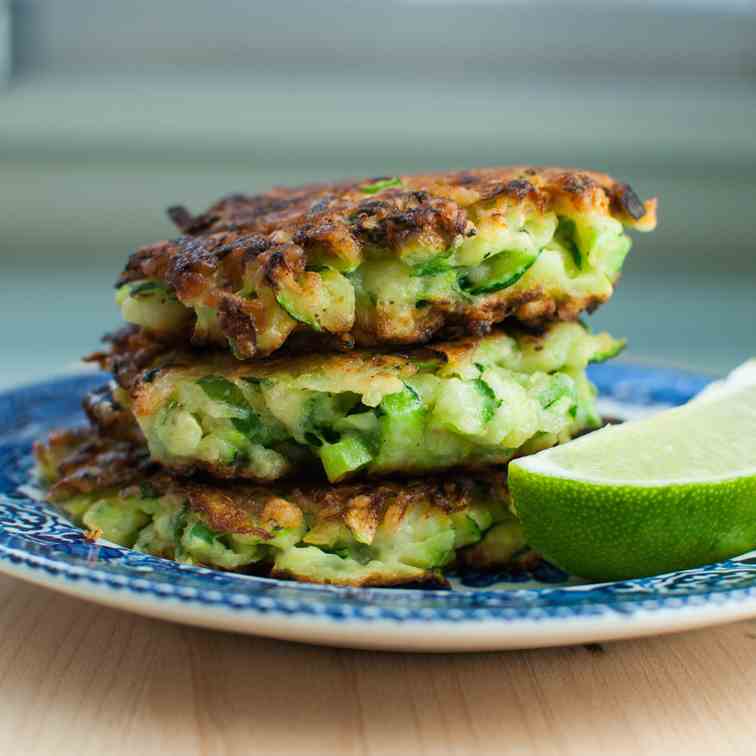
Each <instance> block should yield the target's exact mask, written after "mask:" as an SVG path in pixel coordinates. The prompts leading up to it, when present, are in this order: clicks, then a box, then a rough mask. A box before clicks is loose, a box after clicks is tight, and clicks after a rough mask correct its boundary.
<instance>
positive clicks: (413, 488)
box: [35, 429, 537, 586]
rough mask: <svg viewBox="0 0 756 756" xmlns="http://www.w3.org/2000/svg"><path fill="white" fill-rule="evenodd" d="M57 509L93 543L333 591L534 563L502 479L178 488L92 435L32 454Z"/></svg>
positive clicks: (62, 438) (67, 436) (130, 452)
mask: <svg viewBox="0 0 756 756" xmlns="http://www.w3.org/2000/svg"><path fill="white" fill-rule="evenodd" d="M35 453H36V456H37V460H38V464H39V469H40V472H41V474H42V476H43V477H44V478H45V479H46V480H47V481H49V482H51V483H52V486H51V488H50V489H49V492H48V498H49V499H50V501H52V502H54V503H56V504H57V505H58V506H60V507H61V508H62V509H63V510H64V511H65V512H67V513H68V514H69V515H70V516H71V517H72V518H73V519H74V521H75V522H76V523H78V524H80V525H82V526H84V527H86V528H87V529H88V531H89V532H90V534H91V536H92V537H93V538H94V537H103V538H106V539H107V540H109V541H112V542H115V543H118V544H120V545H122V546H128V547H134V548H135V549H137V550H139V551H142V552H146V553H149V554H153V555H156V556H162V557H166V558H169V559H175V560H177V561H179V562H184V563H188V564H199V565H206V566H208V567H215V568H220V569H224V570H242V571H247V572H249V571H254V572H256V573H259V574H269V575H272V576H274V577H282V578H291V579H295V580H300V581H304V582H312V583H328V584H334V585H354V586H360V585H381V586H382V585H398V584H405V583H418V582H433V583H438V584H444V583H445V579H444V576H443V571H442V570H443V569H444V568H446V567H450V566H453V565H455V564H460V563H466V562H467V563H469V564H470V565H472V566H475V567H476V568H493V567H501V566H503V565H506V564H512V563H515V564H527V563H530V562H533V561H535V560H537V557H535V555H534V554H533V553H532V552H530V551H529V550H528V549H527V547H526V546H525V544H524V541H523V538H522V530H521V528H520V526H519V523H518V522H517V521H516V519H515V518H514V517H513V516H512V515H511V513H510V512H509V498H508V494H507V489H506V485H505V482H504V474H503V473H502V472H499V473H487V474H481V475H477V476H474V477H471V476H466V477H460V476H456V477H447V478H441V479H435V480H422V481H420V480H416V481H407V482H402V483H397V482H382V483H380V484H372V485H369V486H368V485H339V486H330V487H324V486H318V485H312V484H300V485H288V486H286V487H281V486H278V487H265V488H263V487H260V486H254V485H249V484H243V483H238V482H237V483H234V484H232V483H208V482H206V481H205V482H203V481H196V480H189V479H178V478H174V477H171V476H170V475H167V474H165V473H163V472H160V471H158V470H157V468H156V467H155V466H154V465H151V464H150V463H149V462H148V461H147V459H148V455H147V452H146V449H144V448H140V447H138V446H135V445H132V444H130V443H128V442H125V441H119V440H112V439H107V438H104V437H102V436H99V435H97V434H95V433H94V432H93V431H92V430H90V429H78V430H73V431H60V432H57V433H53V434H52V435H51V436H50V438H49V439H48V440H47V442H46V443H38V444H37V445H36V446H35Z"/></svg>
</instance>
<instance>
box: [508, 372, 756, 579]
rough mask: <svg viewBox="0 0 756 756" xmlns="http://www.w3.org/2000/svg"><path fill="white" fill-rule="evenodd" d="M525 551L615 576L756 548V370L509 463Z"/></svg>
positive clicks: (579, 571) (583, 571)
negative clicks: (687, 399) (674, 405)
mask: <svg viewBox="0 0 756 756" xmlns="http://www.w3.org/2000/svg"><path fill="white" fill-rule="evenodd" d="M509 485H510V491H511V493H512V498H513V501H514V506H515V509H516V511H517V514H518V516H519V517H520V519H521V521H522V523H523V527H524V530H525V535H526V538H527V540H528V543H529V544H530V545H531V546H532V547H533V548H535V549H536V550H538V551H540V552H541V553H542V554H543V555H544V556H546V558H548V559H550V560H551V561H553V562H555V563H556V564H557V565H559V566H560V567H562V568H564V569H566V570H568V571H569V572H572V573H573V574H576V575H580V576H582V577H588V578H593V579H600V580H601V579H622V578H630V577H639V576H642V575H650V574H658V573H660V572H667V571H671V570H676V569H684V568H687V567H692V566H697V565H700V564H705V563H708V562H712V561H719V560H721V559H726V558H729V557H731V556H734V555H736V554H739V553H743V552H745V551H748V550H749V549H752V548H754V547H756V361H754V360H752V361H750V362H749V363H746V365H744V366H742V367H741V368H739V369H738V370H737V371H735V372H734V373H733V374H732V376H731V378H729V379H728V380H726V381H723V382H720V383H719V384H717V385H715V386H714V387H713V388H710V389H708V390H707V391H706V392H704V393H703V394H702V395H700V396H699V397H698V398H696V399H694V400H693V401H691V402H689V403H688V404H687V405H685V406H683V407H678V408H675V409H671V410H667V411H664V412H660V413H659V414H657V415H654V416H652V417H649V418H645V419H643V420H639V421H636V422H630V423H626V424H625V425H622V426H614V427H610V428H606V429H604V430H601V431H596V432H595V433H592V434H590V435H588V436H585V437H583V438H580V439H577V440H575V441H572V442H569V443H567V444H564V445H563V446H561V447H556V448H554V449H550V450H548V451H546V452H541V453H539V454H536V455H533V456H531V457H527V458H523V459H519V460H516V461H515V462H512V463H511V464H510V466H509Z"/></svg>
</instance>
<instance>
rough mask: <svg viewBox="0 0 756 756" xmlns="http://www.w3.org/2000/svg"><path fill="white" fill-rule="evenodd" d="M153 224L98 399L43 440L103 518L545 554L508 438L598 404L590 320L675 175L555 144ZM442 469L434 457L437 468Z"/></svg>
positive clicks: (168, 528) (298, 543)
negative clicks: (517, 163) (599, 164)
mask: <svg viewBox="0 0 756 756" xmlns="http://www.w3.org/2000/svg"><path fill="white" fill-rule="evenodd" d="M170 215H171V218H172V219H173V220H174V221H175V222H176V224H177V225H178V226H179V228H180V230H181V231H182V232H183V234H184V235H183V236H180V237H179V238H177V239H175V240H173V241H166V242H159V243H158V244H154V245H150V246H147V247H143V248H141V249H139V250H137V251H136V252H135V253H134V254H133V255H132V256H131V259H130V260H129V262H128V265H127V266H126V270H125V271H124V273H123V274H122V276H121V278H120V281H119V285H118V290H117V300H118V302H119V304H120V306H121V310H122V312H123V315H124V318H125V319H126V320H127V321H128V322H129V323H130V324H131V325H129V326H128V327H126V328H125V329H124V330H122V331H120V332H119V333H117V334H115V335H113V336H110V337H107V342H108V348H107V350H106V351H103V352H99V353H97V354H95V355H93V356H92V358H91V359H94V360H96V361H97V362H99V363H100V364H101V366H102V367H103V368H105V369H106V370H108V371H109V372H110V373H112V375H113V381H112V383H111V384H110V385H109V386H107V387H104V388H103V390H101V391H98V392H95V393H93V394H92V395H90V396H89V397H87V398H86V400H85V408H86V410H87V414H88V416H89V418H90V421H91V425H90V427H89V428H86V429H76V430H72V431H60V432H58V433H56V434H53V435H52V436H51V437H50V439H48V441H47V443H46V444H39V445H38V447H37V455H38V460H39V463H40V469H41V471H42V474H43V475H44V477H45V478H46V479H47V480H48V481H49V482H50V483H51V484H52V485H51V488H50V492H49V497H50V499H51V500H53V501H56V502H59V503H60V504H61V505H62V506H63V508H64V509H65V510H66V511H67V512H69V513H70V514H71V515H72V516H73V517H74V518H75V519H76V520H77V521H78V522H80V523H82V524H83V525H84V526H86V527H87V528H88V529H89V530H90V531H91V532H92V533H95V534H100V535H102V536H103V537H105V538H108V539H110V540H112V541H116V542H118V543H120V544H123V545H127V546H134V547H135V548H137V549H140V550H142V551H145V552H149V553H152V554H158V555H160V556H165V557H168V558H173V559H177V560H179V561H183V562H189V563H197V564H204V565H208V566H213V567H218V568H222V569H230V570H245V571H255V572H261V573H264V574H273V575H276V576H286V577H292V578H296V579H299V580H307V581H312V582H321V583H334V584H351V585H365V584H370V585H394V584H398V583H407V582H418V581H428V580H433V581H443V570H444V568H447V567H450V566H452V565H455V564H458V563H465V564H470V565H474V566H475V567H477V568H478V569H485V568H496V567H500V566H503V565H505V564H507V563H509V562H511V561H512V560H515V561H516V560H527V559H530V558H532V555H530V554H529V552H528V551H527V548H526V547H525V544H524V543H523V541H522V535H521V531H520V529H519V525H518V523H517V520H516V518H515V517H514V515H513V514H512V512H511V511H510V510H511V508H510V502H509V499H508V494H507V488H506V463H507V462H508V461H509V460H510V459H512V458H513V457H515V456H521V455H524V454H530V453H533V452H535V451H538V450H540V449H544V448H546V447H549V446H552V445H554V444H557V443H560V442H563V441H566V440H568V439H569V438H571V437H573V436H574V435H576V434H577V433H581V432H584V431H586V430H590V429H592V428H595V427H597V426H598V425H599V423H600V420H599V417H598V415H597V412H596V407H595V391H594V389H593V387H592V386H591V384H590V383H589V381H588V379H587V378H586V375H585V369H586V366H587V365H588V363H590V362H596V361H601V360H605V359H607V358H609V357H612V356H614V355H615V354H617V353H618V352H619V351H620V349H621V347H622V342H620V341H617V340H615V339H613V338H611V337H610V336H609V335H607V334H592V333H591V332H590V331H589V330H588V329H587V327H586V326H585V325H584V324H583V323H581V322H580V321H579V320H578V317H579V316H580V314H581V313H582V312H583V311H585V310H592V309H593V308H595V307H596V306H597V305H599V304H600V303H602V302H604V301H606V300H607V299H608V298H609V297H610V296H611V294H612V291H613V285H614V283H615V282H616V280H617V279H618V277H619V274H620V270H621V267H622V263H623V261H624V258H625V256H626V254H627V252H628V251H629V248H630V239H629V237H628V236H627V235H626V233H625V228H626V227H632V228H637V229H640V230H650V229H652V228H653V227H654V225H655V222H656V208H655V203H654V201H653V200H652V201H648V202H646V203H645V204H644V203H641V202H640V201H639V200H638V198H637V196H636V195H635V194H634V193H633V191H632V190H631V189H630V187H628V186H627V185H625V184H619V183H617V182H615V181H613V180H612V179H610V178H609V177H608V176H604V175H601V174H596V173H586V172H576V171H570V170H564V169H558V168H546V169H544V168H540V169H539V168H525V167H516V168H502V169H486V170H476V171H467V172H462V173H451V174H436V175H429V176H403V177H397V178H384V179H372V180H366V181H357V182H344V183H339V184H318V185H312V186H306V187H302V188H300V189H289V190H285V189H277V190H274V191H271V192H269V193H267V194H262V195H256V196H249V197H248V196H236V195H235V196H231V197H228V198H226V199H224V200H221V201H220V202H219V203H217V204H216V205H214V206H213V207H212V208H211V209H210V210H208V211H207V212H206V213H204V214H203V215H200V216H196V217H194V216H192V215H191V214H190V213H189V212H188V211H186V210H185V209H183V208H172V209H171V210H170ZM418 476H422V477H418Z"/></svg>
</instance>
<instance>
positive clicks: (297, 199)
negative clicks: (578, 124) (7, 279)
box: [117, 166, 656, 359]
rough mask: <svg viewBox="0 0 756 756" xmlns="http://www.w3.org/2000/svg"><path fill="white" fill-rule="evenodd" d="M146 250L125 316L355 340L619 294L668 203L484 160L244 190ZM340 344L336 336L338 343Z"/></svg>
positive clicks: (559, 310) (574, 310) (162, 327)
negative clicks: (623, 276) (636, 235)
mask: <svg viewBox="0 0 756 756" xmlns="http://www.w3.org/2000/svg"><path fill="white" fill-rule="evenodd" d="M169 214H170V216H171V218H172V219H173V221H174V222H175V223H176V224H177V226H178V227H179V229H180V230H181V231H182V232H183V233H184V236H181V237H179V238H178V239H175V240H174V241H163V242H158V243H157V244H152V245H149V246H146V247H142V248H141V249H138V250H137V251H136V252H135V253H134V254H133V255H132V256H131V259H130V260H129V263H128V265H127V267H126V270H125V271H124V272H123V274H122V275H121V278H120V280H119V288H118V294H117V299H118V302H119V304H120V305H121V308H122V311H123V315H124V317H125V319H126V320H127V321H130V322H132V323H136V324H137V325H141V326H143V327H145V328H148V329H151V330H153V331H156V332H161V333H170V334H172V335H174V336H186V337H189V336H190V337H191V340H192V341H193V342H194V343H195V344H200V345H201V344H213V345H220V346H226V345H227V344H228V346H229V347H230V348H231V350H232V351H233V353H234V354H235V355H236V356H237V357H238V358H240V359H250V358H254V357H262V356H265V355H268V354H270V353H272V352H274V351H275V350H276V349H278V348H279V347H281V346H282V345H283V344H284V343H285V342H286V341H287V339H289V338H290V337H291V336H292V335H293V334H295V333H297V332H299V333H308V334H309V335H310V336H313V335H315V334H317V335H318V337H317V338H318V339H319V340H323V341H324V344H325V345H329V346H343V347H350V346H353V345H354V344H357V345H359V346H376V345H379V344H386V345H389V344H413V343H419V342H424V341H427V340H429V339H430V338H432V337H433V336H434V335H436V334H438V333H439V332H444V335H446V336H448V335H450V334H453V333H455V332H459V331H461V330H464V331H468V332H472V333H480V332H482V331H485V330H486V329H488V328H489V327H490V326H491V325H492V324H493V323H496V322H499V321H501V320H503V319H504V318H506V317H509V316H514V317H516V318H517V319H519V320H520V321H522V322H523V323H526V324H539V323H542V322H544V321H547V320H552V319H561V320H571V319H574V318H576V317H577V316H578V315H579V314H580V313H581V312H582V311H584V310H589V311H590V310H592V309H594V308H595V307H597V306H598V305H599V304H601V303H602V302H605V301H606V300H607V299H608V298H609V297H610V296H611V294H612V291H613V284H614V283H615V281H616V280H617V278H618V277H619V274H620V270H621V267H622V263H623V261H624V258H625V255H626V254H627V252H628V250H629V249H630V244H631V242H630V239H629V237H628V236H627V235H626V234H625V232H624V227H630V228H635V229H638V230H641V231H648V230H652V229H653V228H654V227H655V225H656V200H647V201H646V202H645V203H643V202H641V201H640V200H639V199H638V197H637V195H636V194H635V193H634V192H633V190H632V189H631V188H630V187H629V186H628V185H627V184H622V183H619V182H617V181H614V180H613V179H611V178H610V177H609V176H606V175H604V174H600V173H589V172H584V171H575V170H569V169H563V168H528V167H524V166H519V167H509V168H487V169H480V170H472V171H462V172H456V173H439V174H431V175H426V176H402V177H395V178H379V179H369V180H364V181H349V182H341V183H333V184H312V185H308V186H304V187H300V188H295V189H274V190H272V191H270V192H268V193H266V194H259V195H253V196H243V195H233V196H230V197H226V198H225V199H223V200H221V201H220V202H218V203H217V204H216V205H214V206H213V207H211V208H210V209H209V210H208V211H207V212H206V213H204V214H202V215H198V216H192V215H191V214H190V213H189V212H188V211H187V210H186V209H185V208H182V207H174V208H171V209H170V210H169ZM329 342H331V343H330V344H329Z"/></svg>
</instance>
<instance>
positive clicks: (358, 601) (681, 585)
mask: <svg viewBox="0 0 756 756" xmlns="http://www.w3.org/2000/svg"><path fill="white" fill-rule="evenodd" d="M591 377H592V379H593V380H594V382H595V383H596V385H597V386H598V388H599V391H600V394H601V396H602V397H603V398H606V399H609V400H611V401H612V402H613V406H624V407H626V408H627V410H628V412H629V413H630V414H632V412H633V410H637V409H638V408H654V407H663V406H670V405H678V404H681V403H683V402H685V401H687V400H688V399H689V398H690V397H692V396H693V395H694V394H696V393H697V392H698V391H700V390H701V389H702V388H703V387H704V386H705V385H706V383H707V382H708V379H706V378H704V377H702V376H698V375H694V374H689V373H685V372H682V371H677V370H667V369H664V370H662V369H657V368H648V367H642V366H637V365H631V364H623V363H614V364H611V363H610V364H605V365H599V366H594V367H593V368H592V369H591ZM103 379H104V378H103V375H102V374H83V375H74V376H69V377H65V378H59V379H54V380H50V381H47V382H45V383H41V384H37V385H35V386H30V387H25V388H19V389H15V390H12V391H9V392H6V393H4V394H2V395H0V567H1V566H2V563H6V564H7V565H9V566H10V565H15V566H19V565H21V566H23V567H25V568H27V569H30V570H33V571H41V572H43V573H44V574H45V575H47V576H50V577H51V578H54V579H55V580H63V581H69V582H71V581H73V582H79V583H81V582H85V583H89V584H93V585H97V586H100V587H103V588H105V589H108V590H112V591H116V592H121V593H123V592H126V593H128V594H130V595H131V596H132V597H140V596H142V597H149V598H150V600H165V601H167V600H170V601H173V602H176V601H178V602H186V603H191V604H192V605H193V606H195V607H196V606H200V607H207V608H208V609H215V608H223V609H227V610H232V611H234V612H254V613H257V614H265V615H279V616H282V617H290V616H294V615H301V616H303V617H318V618H321V619H327V620H333V621H336V622H338V621H342V620H347V619H348V620H352V621H360V622H373V621H376V620H392V621H398V622H405V621H423V622H434V621H438V622H459V621H471V620H473V621H481V620H494V621H505V622H506V621H517V620H549V619H565V618H570V617H595V616H599V615H607V614H610V615H613V616H622V615H633V614H635V613H638V612H640V611H643V612H649V611H651V612H653V611H654V610H660V609H670V608H677V607H685V606H701V605H712V604H714V605H716V604H717V603H720V602H724V601H732V600H737V599H739V598H744V597H756V556H753V555H744V556H743V557H739V558H737V559H734V560H729V561H726V562H722V563H719V564H711V565H707V566H705V567H701V568H698V569H692V570H685V571H682V572H677V573H672V574H668V575H661V576H657V577H651V578H643V579H639V580H627V581H622V582H616V583H609V584H602V585H581V584H579V583H577V582H576V581H574V580H571V579H569V578H568V577H567V576H566V575H564V573H562V572H561V571H559V570H557V569H556V568H553V567H551V566H550V565H547V564H545V563H544V564H542V565H540V566H539V567H538V568H536V569H535V570H534V572H533V573H531V574H528V575H523V574H512V573H501V574H499V575H497V576H494V577H493V578H492V577H491V576H481V575H475V574H467V575H463V576H457V577H456V578H454V579H453V580H452V585H453V588H452V590H426V589H406V588H404V589H382V588H338V587H329V586H314V585H301V584H296V583H287V582H284V581H279V580H273V579H268V578H259V577H251V576H245V575H235V574H230V573H223V572H219V571H214V570H208V569H204V568H201V567H192V566H187V565H179V564H176V563H174V562H171V561H168V560H164V559H160V558H157V557H152V556H148V555H145V554H139V553H137V552H135V551H132V550H130V549H124V548H121V547H118V546H114V545H109V544H107V543H102V542H99V543H91V542H90V541H87V540H86V539H85V538H84V537H83V534H82V532H81V530H79V529H78V528H77V527H75V526H73V525H71V524H70V523H69V522H68V521H67V520H66V519H65V518H64V517H62V516H61V515H60V514H59V513H58V512H57V511H56V510H55V509H54V508H52V507H50V506H49V505H47V504H45V503H44V502H41V501H40V500H39V496H38V494H36V493H35V491H34V489H33V486H32V483H31V480H30V478H31V468H32V465H33V462H32V456H31V445H32V442H33V440H34V439H35V438H40V437H42V436H44V434H45V433H46V432H47V431H49V430H50V429H52V428H55V427H60V426H65V425H71V424H74V423H77V422H81V421H82V413H81V410H80V400H81V397H82V395H83V394H84V393H85V392H86V391H87V390H89V389H91V388H94V387H95V386H98V385H100V384H101V383H102V382H103ZM11 571H12V570H11Z"/></svg>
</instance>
